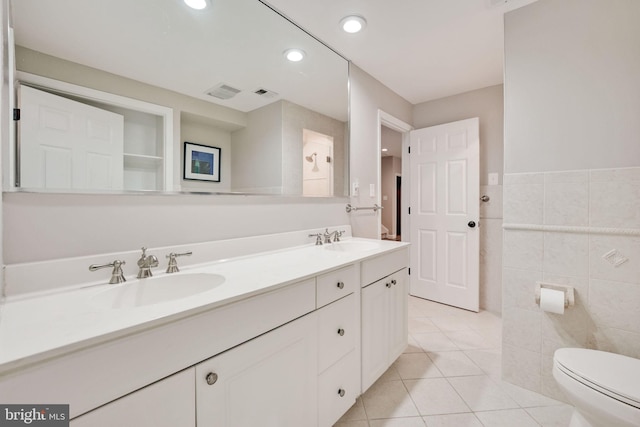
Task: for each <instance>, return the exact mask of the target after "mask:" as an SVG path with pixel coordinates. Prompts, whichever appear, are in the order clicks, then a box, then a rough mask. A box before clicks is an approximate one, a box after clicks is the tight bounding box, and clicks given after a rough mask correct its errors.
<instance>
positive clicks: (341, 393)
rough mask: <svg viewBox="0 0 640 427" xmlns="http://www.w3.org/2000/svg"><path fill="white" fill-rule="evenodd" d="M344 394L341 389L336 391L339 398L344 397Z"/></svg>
mask: <svg viewBox="0 0 640 427" xmlns="http://www.w3.org/2000/svg"><path fill="white" fill-rule="evenodd" d="M345 394H346V391H344V389H343V388H341V389H338V396H340V397H344V395H345Z"/></svg>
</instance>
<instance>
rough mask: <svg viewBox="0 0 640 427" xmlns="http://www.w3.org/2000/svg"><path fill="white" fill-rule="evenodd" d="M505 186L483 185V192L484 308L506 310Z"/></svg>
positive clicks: (482, 275) (482, 281) (481, 277)
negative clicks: (503, 212) (484, 200)
mask: <svg viewBox="0 0 640 427" xmlns="http://www.w3.org/2000/svg"><path fill="white" fill-rule="evenodd" d="M502 188H503V187H502V186H501V185H483V186H481V187H480V194H481V195H486V196H489V201H488V202H480V308H481V309H483V310H487V311H490V312H492V313H501V312H502V279H501V276H502V204H503V203H502Z"/></svg>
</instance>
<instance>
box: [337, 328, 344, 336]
mask: <svg viewBox="0 0 640 427" xmlns="http://www.w3.org/2000/svg"><path fill="white" fill-rule="evenodd" d="M338 335H340V336H341V337H343V336H344V329H342V328H340V329H338Z"/></svg>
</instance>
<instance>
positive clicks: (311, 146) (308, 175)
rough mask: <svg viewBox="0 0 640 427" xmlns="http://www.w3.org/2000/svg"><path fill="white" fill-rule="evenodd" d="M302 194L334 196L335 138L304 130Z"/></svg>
mask: <svg viewBox="0 0 640 427" xmlns="http://www.w3.org/2000/svg"><path fill="white" fill-rule="evenodd" d="M302 157H303V159H302V194H303V195H305V196H333V137H332V136H329V135H324V134H322V133H319V132H314V131H312V130H309V129H303V130H302Z"/></svg>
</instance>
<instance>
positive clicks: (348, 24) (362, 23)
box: [340, 15, 367, 34]
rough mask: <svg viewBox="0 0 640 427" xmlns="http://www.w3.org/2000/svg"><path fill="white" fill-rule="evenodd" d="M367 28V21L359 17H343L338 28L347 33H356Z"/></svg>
mask: <svg viewBox="0 0 640 427" xmlns="http://www.w3.org/2000/svg"><path fill="white" fill-rule="evenodd" d="M366 26H367V21H366V20H365V19H364V18H363V17H362V16H360V15H350V16H345V17H344V18H342V20H341V21H340V28H342V29H343V30H344V31H346V32H347V33H351V34H353V33H357V32H359V31H361V30H362V29H363V28H364V27H366Z"/></svg>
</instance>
